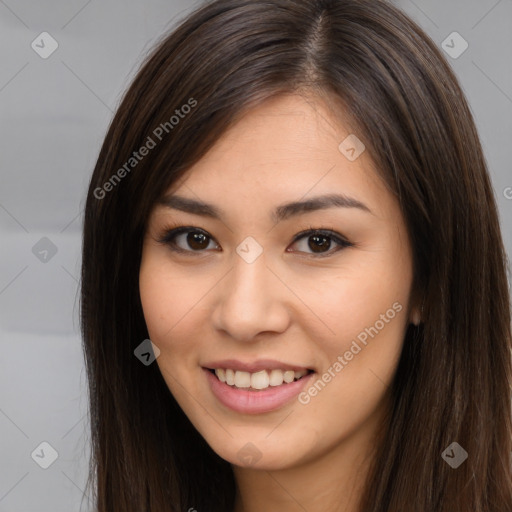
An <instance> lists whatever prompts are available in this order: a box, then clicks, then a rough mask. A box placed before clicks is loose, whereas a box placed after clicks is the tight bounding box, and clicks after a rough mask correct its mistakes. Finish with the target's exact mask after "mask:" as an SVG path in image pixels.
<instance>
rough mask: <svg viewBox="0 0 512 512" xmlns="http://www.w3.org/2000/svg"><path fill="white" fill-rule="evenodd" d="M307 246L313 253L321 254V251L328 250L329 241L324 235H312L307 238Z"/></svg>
mask: <svg viewBox="0 0 512 512" xmlns="http://www.w3.org/2000/svg"><path fill="white" fill-rule="evenodd" d="M312 241H313V242H312ZM308 245H309V248H310V249H311V250H312V251H313V252H322V249H329V245H330V240H329V237H326V236H324V235H313V236H310V237H309V243H308ZM318 249H320V250H318Z"/></svg>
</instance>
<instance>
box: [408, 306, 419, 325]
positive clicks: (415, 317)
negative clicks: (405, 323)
mask: <svg viewBox="0 0 512 512" xmlns="http://www.w3.org/2000/svg"><path fill="white" fill-rule="evenodd" d="M410 321H411V323H412V324H414V325H416V326H418V325H420V323H421V313H420V308H419V307H414V308H412V309H411V316H410Z"/></svg>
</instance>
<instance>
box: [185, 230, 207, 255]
mask: <svg viewBox="0 0 512 512" xmlns="http://www.w3.org/2000/svg"><path fill="white" fill-rule="evenodd" d="M208 243H209V239H208V237H207V236H206V235H205V234H203V233H197V232H194V231H191V232H189V233H188V234H187V244H188V245H189V247H190V248H191V249H194V250H195V251H200V250H202V249H206V248H207V247H208Z"/></svg>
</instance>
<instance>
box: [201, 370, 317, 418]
mask: <svg viewBox="0 0 512 512" xmlns="http://www.w3.org/2000/svg"><path fill="white" fill-rule="evenodd" d="M203 373H204V374H205V376H206V379H207V381H208V384H209V387H210V390H211V392H212V394H213V395H214V396H215V398H216V399H217V401H218V402H220V403H221V404H222V405H224V406H225V407H227V408H229V409H231V410H232V411H236V412H238V413H243V414H263V413H266V412H271V411H275V410H277V409H280V408H281V407H284V406H285V405H286V404H288V403H289V402H291V401H292V400H293V399H294V398H295V397H296V396H297V395H298V394H299V393H300V392H301V391H302V390H303V389H304V387H305V386H306V385H307V383H308V382H309V381H310V380H311V379H312V378H313V376H314V375H315V373H314V372H313V371H312V370H298V371H294V370H280V369H272V370H260V371H257V372H254V373H250V372H246V371H240V370H237V371H235V370H232V369H229V368H227V369H224V368H216V369H210V368H203Z"/></svg>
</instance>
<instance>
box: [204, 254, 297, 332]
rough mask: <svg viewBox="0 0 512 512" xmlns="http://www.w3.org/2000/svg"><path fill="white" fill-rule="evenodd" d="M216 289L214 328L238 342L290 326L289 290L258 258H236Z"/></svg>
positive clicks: (281, 330)
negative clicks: (248, 259)
mask: <svg viewBox="0 0 512 512" xmlns="http://www.w3.org/2000/svg"><path fill="white" fill-rule="evenodd" d="M219 285H220V286H218V287H217V288H216V295H215V304H214V307H213V312H212V317H211V318H212V322H213V325H214V328H215V329H217V330H220V331H223V332H225V333H227V334H228V335H229V336H230V337H232V338H234V339H236V340H238V341H253V340H255V339H256V338H257V337H258V335H259V334H263V333H282V332H284V331H285V330H286V329H287V328H288V326H289V324H290V313H291V310H290V308H289V307H288V306H287V301H288V300H290V297H289V293H290V292H289V291H288V295H287V294H286V292H287V290H286V287H285V286H284V285H283V284H282V283H281V282H280V280H279V279H278V278H277V277H276V275H275V274H274V273H273V272H272V271H271V270H270V269H269V268H268V267H267V265H266V262H265V258H264V257H263V255H262V256H260V257H259V258H258V259H257V260H256V261H254V262H252V263H247V262H245V261H244V260H243V259H242V258H240V257H238V256H237V257H235V262H234V266H233V268H232V269H231V271H230V272H229V273H228V274H227V276H226V277H225V278H224V279H223V280H222V282H221V283H219Z"/></svg>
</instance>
